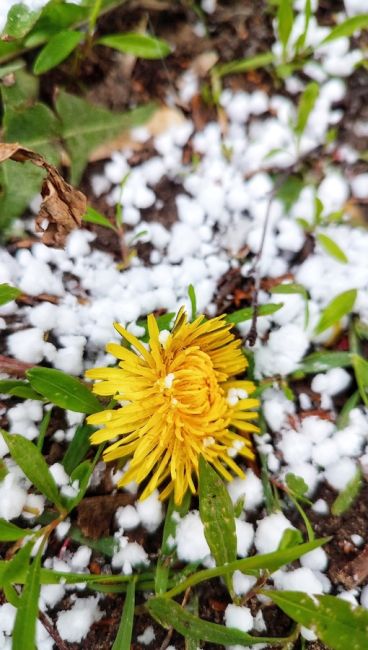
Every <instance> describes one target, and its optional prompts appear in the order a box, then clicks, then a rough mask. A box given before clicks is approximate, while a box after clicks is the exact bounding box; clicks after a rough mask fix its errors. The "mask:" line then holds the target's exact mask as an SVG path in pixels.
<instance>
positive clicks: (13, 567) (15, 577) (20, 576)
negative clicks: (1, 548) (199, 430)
mask: <svg viewBox="0 0 368 650" xmlns="http://www.w3.org/2000/svg"><path fill="white" fill-rule="evenodd" d="M33 546H34V541H29V542H27V543H26V544H25V545H24V546H22V547H21V548H20V549H19V551H17V553H16V554H15V555H13V557H12V559H11V560H7V561H5V562H3V565H2V566H3V570H2V571H1V575H0V584H1V585H3V584H6V583H8V584H18V583H19V584H22V583H24V582H25V580H26V576H27V570H28V566H29V562H30V557H31V553H32V549H33Z"/></svg>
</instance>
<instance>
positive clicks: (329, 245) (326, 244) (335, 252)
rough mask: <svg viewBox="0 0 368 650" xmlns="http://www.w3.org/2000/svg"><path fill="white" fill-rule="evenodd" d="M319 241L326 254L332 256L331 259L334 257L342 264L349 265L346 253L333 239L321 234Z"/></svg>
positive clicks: (318, 237) (318, 235)
mask: <svg viewBox="0 0 368 650" xmlns="http://www.w3.org/2000/svg"><path fill="white" fill-rule="evenodd" d="M317 239H318V241H319V243H320V244H321V246H322V247H323V248H324V249H325V251H326V253H328V254H329V255H331V257H334V258H335V260H337V261H338V262H341V263H342V264H347V263H348V262H349V260H348V258H347V257H346V255H345V253H344V251H343V250H342V249H341V248H340V246H339V245H338V244H336V242H334V240H333V239H331V237H328V236H327V235H324V234H323V233H321V232H320V233H318V234H317Z"/></svg>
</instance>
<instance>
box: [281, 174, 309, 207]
mask: <svg viewBox="0 0 368 650" xmlns="http://www.w3.org/2000/svg"><path fill="white" fill-rule="evenodd" d="M278 180H279V179H277V181H278ZM280 182H281V185H280V186H279V188H278V189H277V187H275V191H276V196H277V198H278V199H280V201H282V203H283V204H284V206H285V210H286V212H290V209H291V207H292V206H293V205H294V203H295V202H296V201H297V199H298V197H299V195H300V192H301V191H302V189H303V187H304V181H303V179H301V178H299V176H292V175H291V176H289V177H288V178H287V179H285V180H284V181H283V182H282V178H280Z"/></svg>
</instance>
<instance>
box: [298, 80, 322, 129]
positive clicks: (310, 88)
mask: <svg viewBox="0 0 368 650" xmlns="http://www.w3.org/2000/svg"><path fill="white" fill-rule="evenodd" d="M318 95H319V85H318V84H317V83H316V82H315V81H311V82H310V83H309V84H307V86H306V87H305V89H304V91H303V93H302V95H301V97H300V100H299V106H298V115H297V119H296V124H295V133H296V135H297V136H298V138H300V137H301V136H302V135H303V133H304V131H305V127H306V126H307V123H308V119H309V116H310V114H311V112H312V110H313V108H314V105H315V103H316V101H317V98H318Z"/></svg>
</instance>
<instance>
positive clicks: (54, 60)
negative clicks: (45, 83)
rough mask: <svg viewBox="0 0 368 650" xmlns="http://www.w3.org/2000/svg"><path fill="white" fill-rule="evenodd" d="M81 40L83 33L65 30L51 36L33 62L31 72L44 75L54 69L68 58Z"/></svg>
mask: <svg viewBox="0 0 368 650" xmlns="http://www.w3.org/2000/svg"><path fill="white" fill-rule="evenodd" d="M83 38H84V34H83V32H74V31H71V30H65V31H62V32H59V33H58V34H55V36H52V37H51V38H50V40H49V42H48V43H47V44H46V45H45V46H44V47H43V48H42V50H41V52H40V53H39V54H38V56H37V58H36V60H35V62H34V66H33V72H34V73H35V74H44V73H45V72H47V71H48V70H51V68H55V67H56V66H57V65H59V63H61V62H62V61H64V60H65V59H67V58H68V56H69V55H70V54H71V53H72V52H73V50H75V48H76V47H77V45H79V43H80V42H81V41H82V39H83Z"/></svg>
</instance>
